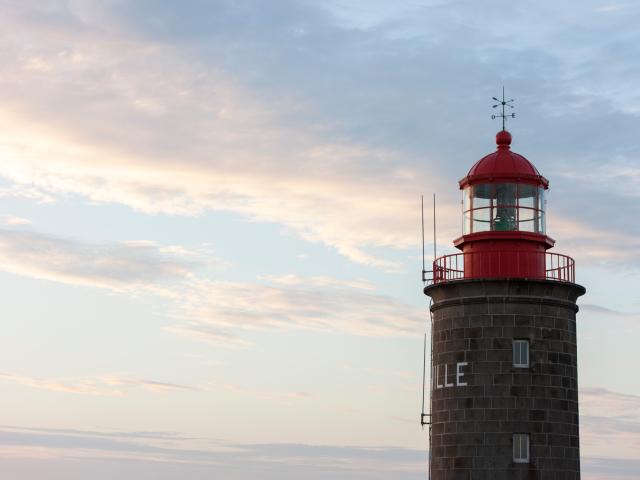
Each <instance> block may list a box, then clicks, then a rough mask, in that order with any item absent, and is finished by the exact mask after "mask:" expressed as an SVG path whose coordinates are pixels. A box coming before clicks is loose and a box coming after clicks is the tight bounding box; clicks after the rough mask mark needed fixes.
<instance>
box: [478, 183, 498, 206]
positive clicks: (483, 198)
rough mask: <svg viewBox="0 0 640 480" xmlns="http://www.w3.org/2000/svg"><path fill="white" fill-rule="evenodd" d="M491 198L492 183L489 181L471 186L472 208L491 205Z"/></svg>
mask: <svg viewBox="0 0 640 480" xmlns="http://www.w3.org/2000/svg"><path fill="white" fill-rule="evenodd" d="M492 199H493V185H492V184H490V183H487V184H484V185H474V186H473V208H485V207H490V206H491V200H492Z"/></svg>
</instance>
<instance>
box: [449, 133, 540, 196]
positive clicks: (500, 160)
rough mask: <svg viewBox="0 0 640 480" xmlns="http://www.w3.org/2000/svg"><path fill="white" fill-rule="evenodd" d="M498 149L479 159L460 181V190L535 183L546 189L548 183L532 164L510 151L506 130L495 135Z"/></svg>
mask: <svg viewBox="0 0 640 480" xmlns="http://www.w3.org/2000/svg"><path fill="white" fill-rule="evenodd" d="M496 144H497V145H498V149H497V150H496V151H495V152H493V153H490V154H489V155H487V156H486V157H484V158H482V159H480V160H479V161H478V162H477V163H476V164H475V165H474V166H473V167H471V170H469V173H468V174H467V176H466V177H464V178H463V179H462V180H460V188H464V187H466V186H467V185H473V184H476V183H493V182H515V183H518V182H520V183H535V184H536V185H540V186H543V187H544V188H548V186H549V181H548V180H547V179H546V178H544V177H543V176H542V175H540V172H538V170H537V169H536V167H534V166H533V164H532V163H531V162H530V161H529V160H527V159H526V158H524V157H523V156H522V155H519V154H517V153H515V152H512V151H511V147H510V145H511V134H510V133H509V132H507V131H506V130H502V131H500V132H498V134H497V135H496Z"/></svg>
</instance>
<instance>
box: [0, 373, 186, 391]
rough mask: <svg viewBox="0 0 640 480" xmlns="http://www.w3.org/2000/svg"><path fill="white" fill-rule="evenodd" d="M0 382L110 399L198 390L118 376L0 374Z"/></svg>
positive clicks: (173, 384)
mask: <svg viewBox="0 0 640 480" xmlns="http://www.w3.org/2000/svg"><path fill="white" fill-rule="evenodd" d="M0 380H1V381H5V382H10V383H16V384H18V385H24V386H27V387H32V388H39V389H43V390H50V391H53V392H64V393H74V394H81V395H97V396H108V397H123V396H125V395H127V392H128V391H129V390H131V389H136V388H142V389H144V390H148V391H151V392H156V393H161V392H174V391H188V390H196V388H195V387H190V386H187V385H180V384H175V383H166V382H158V381H156V380H147V379H140V378H131V377H124V376H118V375H102V376H93V377H79V378H46V379H45V378H34V377H29V376H25V375H16V374H12V373H3V372H0Z"/></svg>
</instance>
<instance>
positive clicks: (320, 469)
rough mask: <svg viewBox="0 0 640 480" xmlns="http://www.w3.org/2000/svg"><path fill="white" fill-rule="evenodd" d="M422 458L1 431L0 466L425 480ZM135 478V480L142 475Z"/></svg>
mask: <svg viewBox="0 0 640 480" xmlns="http://www.w3.org/2000/svg"><path fill="white" fill-rule="evenodd" d="M16 453H19V455H16ZM424 456H425V453H424V452H423V451H420V450H411V449H405V448H394V447H384V446H380V447H351V446H331V445H326V446H324V445H318V446H314V445H301V444H235V443H227V442H221V441H216V440H211V439H198V438H190V437H186V436H182V435H179V434H173V433H171V434H169V435H166V434H163V433H162V432H156V433H152V434H147V435H138V434H137V433H136V432H96V431H86V432H83V431H79V430H64V429H34V428H20V427H9V426H5V427H1V428H0V465H2V466H4V467H5V468H6V466H7V465H10V466H16V463H17V464H18V465H20V470H21V471H23V472H24V471H28V470H29V467H28V465H34V463H33V462H35V465H38V462H42V461H46V460H49V461H50V462H49V463H47V467H49V472H52V471H57V472H59V471H60V470H61V469H62V470H64V469H65V468H68V466H69V465H70V464H71V465H73V464H75V465H76V467H75V468H72V469H71V470H67V471H68V475H67V476H65V478H69V479H74V478H82V477H81V475H83V473H82V472H83V470H84V469H83V468H82V466H83V465H95V462H97V461H101V463H102V468H99V469H95V472H94V473H95V474H97V475H98V477H95V476H94V478H110V477H109V475H111V476H112V475H113V472H114V471H115V470H116V469H117V470H118V471H119V472H120V474H121V475H122V472H123V471H125V472H130V473H132V472H136V470H137V469H142V471H144V472H146V476H151V477H153V478H163V479H169V478H179V477H182V478H184V476H187V477H188V478H195V479H199V478H203V479H204V478H211V476H215V477H217V478H225V479H241V478H249V477H251V478H254V477H255V476H256V475H258V476H259V477H260V478H273V479H276V478H278V479H282V478H285V479H286V478H300V476H301V475H302V476H304V477H305V478H311V479H320V478H327V477H331V478H337V479H350V480H351V479H353V480H355V479H364V478H370V479H383V478H388V477H389V476H394V477H395V478H397V476H398V475H401V476H402V478H408V479H413V478H415V479H416V480H417V479H418V478H420V477H421V475H422V474H423V473H424ZM23 462H24V463H23ZM131 462H135V463H133V464H132V463H131ZM175 467H179V468H175ZM4 471H7V470H4ZM137 471H138V472H139V471H140V470H137ZM154 472H156V474H154ZM167 472H169V474H167ZM258 472H259V473H258ZM100 475H105V476H104V477H102V476H100ZM128 476H130V475H128ZM134 476H135V477H136V478H137V477H139V476H140V473H138V474H137V475H134ZM13 478H16V480H21V478H22V477H13Z"/></svg>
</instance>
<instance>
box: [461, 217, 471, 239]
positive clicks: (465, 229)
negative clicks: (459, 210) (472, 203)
mask: <svg viewBox="0 0 640 480" xmlns="http://www.w3.org/2000/svg"><path fill="white" fill-rule="evenodd" d="M463 218H464V222H463V224H462V234H463V235H466V234H468V233H471V212H464V217H463Z"/></svg>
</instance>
